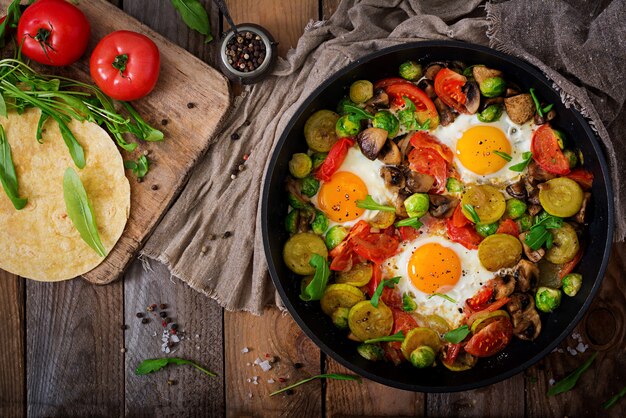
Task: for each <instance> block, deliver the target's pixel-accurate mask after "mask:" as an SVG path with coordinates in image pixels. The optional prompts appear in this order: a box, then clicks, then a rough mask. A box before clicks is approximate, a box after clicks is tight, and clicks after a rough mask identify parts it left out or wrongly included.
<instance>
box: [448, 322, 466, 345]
mask: <svg viewBox="0 0 626 418" xmlns="http://www.w3.org/2000/svg"><path fill="white" fill-rule="evenodd" d="M469 333H470V330H469V327H468V326H467V325H462V326H460V327H458V328H457V329H453V330H452V331H448V332H446V333H445V334H443V339H444V340H446V341H448V342H451V343H452V344H458V343H460V342H461V341H463V340H464V339H465V337H467V336H468V335H469Z"/></svg>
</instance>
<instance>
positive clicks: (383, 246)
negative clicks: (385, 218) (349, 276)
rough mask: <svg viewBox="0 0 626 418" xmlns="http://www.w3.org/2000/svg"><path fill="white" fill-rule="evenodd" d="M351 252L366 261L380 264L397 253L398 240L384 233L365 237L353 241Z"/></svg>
mask: <svg viewBox="0 0 626 418" xmlns="http://www.w3.org/2000/svg"><path fill="white" fill-rule="evenodd" d="M353 243H354V247H353V249H352V250H353V251H354V252H355V253H356V254H358V255H360V256H361V257H363V258H364V259H366V260H369V261H372V262H374V263H376V264H380V263H382V262H383V261H385V260H386V259H388V258H389V257H392V256H394V255H395V254H396V252H397V251H398V245H400V239H399V238H398V237H397V236H395V235H394V236H391V235H387V234H385V233H374V234H369V235H368V236H366V237H355V238H354V239H353Z"/></svg>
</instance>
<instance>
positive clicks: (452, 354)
mask: <svg viewBox="0 0 626 418" xmlns="http://www.w3.org/2000/svg"><path fill="white" fill-rule="evenodd" d="M461 347H462V345H461V344H460V343H459V344H446V346H445V347H444V348H443V361H444V362H445V363H447V364H454V362H455V361H456V358H457V357H458V356H459V353H460V352H461Z"/></svg>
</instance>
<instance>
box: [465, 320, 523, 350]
mask: <svg viewBox="0 0 626 418" xmlns="http://www.w3.org/2000/svg"><path fill="white" fill-rule="evenodd" d="M512 336H513V325H512V324H511V320H510V319H508V318H505V317H502V319H499V320H497V321H494V322H492V323H490V324H489V325H487V326H486V327H485V328H483V329H481V330H480V331H479V332H478V334H474V335H473V336H472V338H470V340H469V341H468V342H467V344H465V351H467V352H468V353H470V354H471V355H473V356H475V357H490V356H493V355H494V354H497V353H499V352H500V351H502V349H504V347H506V346H507V345H508V344H509V342H510V341H511V337H512Z"/></svg>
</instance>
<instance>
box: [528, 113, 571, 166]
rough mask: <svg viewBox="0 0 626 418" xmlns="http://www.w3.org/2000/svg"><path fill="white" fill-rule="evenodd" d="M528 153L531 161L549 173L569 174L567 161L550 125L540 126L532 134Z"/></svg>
mask: <svg viewBox="0 0 626 418" xmlns="http://www.w3.org/2000/svg"><path fill="white" fill-rule="evenodd" d="M530 151H531V152H532V154H533V159H534V160H535V161H536V162H537V164H539V167H541V168H543V169H544V170H546V171H547V172H549V173H552V174H558V175H560V176H564V175H566V174H568V173H569V172H570V169H569V160H568V159H567V158H566V157H565V155H563V151H561V148H559V143H558V141H557V137H556V135H555V134H554V131H553V130H552V128H551V127H550V124H548V123H546V124H544V125H541V126H540V127H539V128H538V129H537V130H536V131H535V132H534V133H533V139H532V143H531V145H530Z"/></svg>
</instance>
